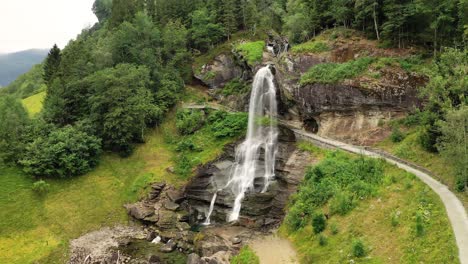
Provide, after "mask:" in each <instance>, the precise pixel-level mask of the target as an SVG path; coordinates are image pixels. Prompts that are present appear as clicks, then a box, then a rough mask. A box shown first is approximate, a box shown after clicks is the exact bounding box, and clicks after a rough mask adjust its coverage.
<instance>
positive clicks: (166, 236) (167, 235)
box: [159, 230, 177, 241]
mask: <svg viewBox="0 0 468 264" xmlns="http://www.w3.org/2000/svg"><path fill="white" fill-rule="evenodd" d="M159 236H161V238H162V240H163V241H169V240H171V239H174V238H176V237H177V232H176V231H175V230H168V231H162V232H161V233H160V234H159Z"/></svg>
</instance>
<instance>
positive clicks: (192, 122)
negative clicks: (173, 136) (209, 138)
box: [176, 109, 205, 135]
mask: <svg viewBox="0 0 468 264" xmlns="http://www.w3.org/2000/svg"><path fill="white" fill-rule="evenodd" d="M176 119H177V120H176V127H177V130H178V131H179V133H181V134H182V135H189V134H193V133H194V132H195V131H197V130H198V129H200V128H201V127H202V126H203V124H204V122H205V120H204V114H203V112H202V111H197V110H187V109H185V110H179V111H177V114H176Z"/></svg>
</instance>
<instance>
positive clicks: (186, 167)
mask: <svg viewBox="0 0 468 264" xmlns="http://www.w3.org/2000/svg"><path fill="white" fill-rule="evenodd" d="M200 163H201V161H200V159H198V158H194V159H190V158H189V157H187V156H186V155H184V154H180V155H179V156H178V157H177V158H176V159H175V166H174V172H175V173H176V174H178V175H180V176H183V177H188V176H190V174H191V172H192V169H193V168H194V167H195V166H197V165H200Z"/></svg>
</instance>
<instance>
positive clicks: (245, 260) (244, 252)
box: [231, 246, 260, 264]
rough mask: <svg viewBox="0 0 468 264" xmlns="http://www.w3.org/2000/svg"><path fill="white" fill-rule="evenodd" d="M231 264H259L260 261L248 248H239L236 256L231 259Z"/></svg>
mask: <svg viewBox="0 0 468 264" xmlns="http://www.w3.org/2000/svg"><path fill="white" fill-rule="evenodd" d="M231 263H232V264H260V259H259V258H258V256H257V255H255V252H254V251H253V250H252V249H251V248H250V247H248V246H244V247H243V248H241V250H240V252H239V254H238V255H236V256H234V257H233V258H232V259H231Z"/></svg>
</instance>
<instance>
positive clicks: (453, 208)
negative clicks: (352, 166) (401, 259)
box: [286, 124, 468, 264]
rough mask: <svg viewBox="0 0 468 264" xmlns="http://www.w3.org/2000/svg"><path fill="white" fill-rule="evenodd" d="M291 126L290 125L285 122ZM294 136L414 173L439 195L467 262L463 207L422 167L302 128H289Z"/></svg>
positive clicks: (466, 222)
mask: <svg viewBox="0 0 468 264" xmlns="http://www.w3.org/2000/svg"><path fill="white" fill-rule="evenodd" d="M286 125H287V126H289V127H290V128H291V126H290V125H288V124H286ZM291 129H292V130H293V131H294V133H295V134H296V136H297V137H298V138H300V139H303V140H306V141H309V142H312V143H314V144H317V145H320V146H323V147H328V148H330V147H331V148H338V149H342V150H345V151H348V152H352V153H356V154H361V155H365V156H369V157H374V158H383V159H385V160H386V161H387V162H389V163H391V164H394V165H396V166H398V167H399V168H401V169H403V170H405V171H407V172H409V173H412V174H414V175H416V177H418V178H419V179H420V180H421V181H423V182H424V183H425V184H427V185H428V186H429V187H431V189H432V190H433V191H434V192H435V193H437V195H439V197H440V199H441V200H442V202H443V203H444V206H445V209H446V211H447V215H448V217H449V220H450V223H451V224H452V228H453V231H454V234H455V239H456V242H457V246H458V254H459V257H460V263H461V264H468V216H467V213H466V210H465V208H464V207H463V204H462V203H461V201H460V200H459V199H458V198H457V196H456V195H455V194H453V193H452V192H451V191H450V190H449V189H448V187H447V186H445V185H443V184H442V183H440V182H438V181H437V180H435V179H434V178H432V177H431V176H429V175H428V174H427V173H426V172H424V171H423V170H422V169H419V168H417V167H416V166H414V165H411V164H409V163H408V162H405V161H403V160H401V159H399V158H397V157H394V156H392V155H389V154H383V153H378V152H376V151H372V150H366V149H363V148H360V147H356V146H353V145H349V144H346V143H343V142H339V141H336V140H333V139H328V138H322V137H319V136H317V135H315V134H312V133H308V132H306V131H303V130H299V129H294V128H291Z"/></svg>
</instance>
